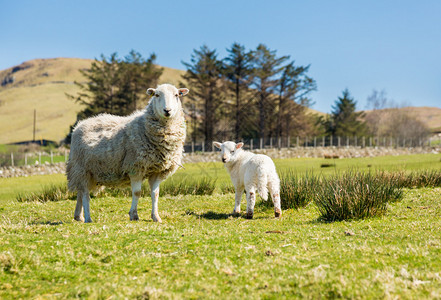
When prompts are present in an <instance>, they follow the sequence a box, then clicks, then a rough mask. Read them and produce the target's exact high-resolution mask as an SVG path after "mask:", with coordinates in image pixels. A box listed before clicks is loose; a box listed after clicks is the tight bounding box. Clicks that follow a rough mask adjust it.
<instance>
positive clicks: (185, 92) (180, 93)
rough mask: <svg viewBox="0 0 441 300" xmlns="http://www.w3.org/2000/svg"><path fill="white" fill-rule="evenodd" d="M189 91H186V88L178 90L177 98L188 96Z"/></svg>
mask: <svg viewBox="0 0 441 300" xmlns="http://www.w3.org/2000/svg"><path fill="white" fill-rule="evenodd" d="M189 91H190V90H189V89H186V88H182V89H179V90H178V92H179V96H185V95H187V94H188V92H189Z"/></svg>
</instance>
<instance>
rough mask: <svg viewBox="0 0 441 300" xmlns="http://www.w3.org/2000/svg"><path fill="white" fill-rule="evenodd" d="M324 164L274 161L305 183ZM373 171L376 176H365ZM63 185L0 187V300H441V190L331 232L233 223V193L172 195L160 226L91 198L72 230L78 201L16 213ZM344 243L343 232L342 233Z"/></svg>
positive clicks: (382, 164) (407, 166) (206, 170)
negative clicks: (40, 193)
mask: <svg viewBox="0 0 441 300" xmlns="http://www.w3.org/2000/svg"><path fill="white" fill-rule="evenodd" d="M325 161H326V162H327V163H329V162H330V160H324V159H290V160H278V161H276V164H277V166H278V169H279V171H280V172H284V171H287V170H288V169H294V170H296V171H298V172H299V173H300V174H301V173H304V172H307V171H310V170H314V172H320V171H323V172H324V173H326V174H332V173H333V172H335V171H334V170H333V169H331V168H324V169H322V168H320V164H322V163H323V162H325ZM335 164H336V170H337V171H343V170H347V169H351V168H357V169H359V170H369V169H385V170H427V169H440V165H441V162H440V156H439V155H430V154H429V155H409V156H399V157H377V158H370V159H339V160H336V161H335ZM368 165H371V166H370V167H368ZM185 168H186V169H185V170H179V172H178V173H177V174H176V175H175V176H174V177H173V179H174V180H180V179H182V178H184V177H185V176H191V177H197V176H216V178H218V185H221V184H223V183H225V182H229V179H228V176H227V173H226V171H225V169H224V168H223V166H222V165H221V164H220V163H210V164H186V165H185ZM62 182H65V177H64V175H50V176H34V177H31V178H10V179H0V298H2V299H15V298H93V299H96V298H102V299H107V298H114V297H116V298H130V299H132V298H136V299H156V298H176V299H177V298H191V299H194V298H222V299H226V298H237V297H238V295H240V298H246V299H248V298H249V299H251V298H252V299H261V298H264V299H268V298H271V299H273V298H308V299H321V298H351V299H353V298H362V299H364V298H367V299H378V298H399V299H401V298H405V299H427V298H438V297H439V296H440V295H441V285H440V270H441V250H440V249H441V231H440V230H439V228H440V227H441V219H440V218H439V215H440V214H441V203H440V201H439V195H440V193H441V189H440V188H434V189H428V188H425V189H415V190H406V191H405V196H404V198H403V200H401V201H400V202H397V203H392V204H391V205H389V207H388V211H387V213H386V214H385V215H383V216H381V217H377V218H371V219H365V220H359V221H351V222H333V223H325V222H321V221H320V220H319V219H318V216H319V214H318V212H317V210H316V208H315V206H314V205H309V206H307V207H306V208H303V209H299V210H293V209H289V210H285V211H284V212H283V218H282V219H281V220H276V219H274V218H273V211H272V209H271V208H266V207H265V206H264V205H262V204H261V203H262V202H261V200H258V204H257V206H256V211H255V218H254V219H253V220H246V219H244V218H243V217H233V216H231V215H230V212H231V210H232V207H233V201H234V200H233V198H234V194H225V195H223V194H220V193H218V192H216V193H215V194H214V195H212V196H193V195H186V196H182V195H181V196H165V197H160V200H159V214H160V215H161V217H162V219H163V222H164V223H162V224H157V223H153V222H152V221H151V220H150V212H149V210H150V207H151V206H150V200H149V199H141V201H140V204H139V216H140V221H138V222H131V221H129V218H128V215H127V213H128V210H129V207H130V199H129V198H113V197H104V198H95V199H92V201H91V214H92V220H93V221H94V223H91V224H84V223H78V222H75V221H73V217H72V216H73V210H74V206H75V202H74V201H69V200H64V201H59V202H48V203H44V204H43V203H39V202H17V201H16V200H15V195H16V194H17V193H18V192H23V191H35V190H38V189H40V188H41V186H42V185H45V184H49V183H62ZM345 232H346V233H345Z"/></svg>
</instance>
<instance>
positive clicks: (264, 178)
mask: <svg viewBox="0 0 441 300" xmlns="http://www.w3.org/2000/svg"><path fill="white" fill-rule="evenodd" d="M256 189H257V192H258V193H259V195H260V197H261V198H262V199H263V200H265V201H266V200H268V174H267V172H266V171H265V169H264V168H263V167H261V166H259V167H258V168H257V188H256Z"/></svg>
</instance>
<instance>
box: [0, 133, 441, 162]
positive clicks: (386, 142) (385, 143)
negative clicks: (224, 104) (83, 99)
mask: <svg viewBox="0 0 441 300" xmlns="http://www.w3.org/2000/svg"><path fill="white" fill-rule="evenodd" d="M243 142H244V143H245V146H244V148H245V149H248V150H256V149H274V148H276V149H282V148H294V147H359V148H367V147H388V148H413V147H422V148H424V147H437V148H440V147H441V136H437V137H431V138H427V139H421V138H418V139H412V138H390V137H338V136H337V137H333V136H321V137H284V138H278V139H276V138H267V139H248V140H244V141H243ZM184 149H185V152H186V153H203V152H212V151H213V150H214V149H213V146H212V145H211V144H210V145H206V144H205V143H204V142H200V143H195V142H191V143H187V144H186V145H185V146H184ZM68 156H69V151H68V150H64V151H63V152H59V151H50V152H36V153H24V152H10V153H0V167H5V166H23V165H37V164H38V165H41V164H54V163H57V162H66V161H67V159H68Z"/></svg>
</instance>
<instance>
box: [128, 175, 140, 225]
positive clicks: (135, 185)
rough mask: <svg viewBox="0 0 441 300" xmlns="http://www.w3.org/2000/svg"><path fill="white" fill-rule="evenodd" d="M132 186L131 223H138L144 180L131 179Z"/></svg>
mask: <svg viewBox="0 0 441 300" xmlns="http://www.w3.org/2000/svg"><path fill="white" fill-rule="evenodd" d="M130 184H131V186H132V207H130V211H129V216H130V221H138V220H139V217H138V199H139V197H141V188H142V179H140V178H137V177H131V178H130Z"/></svg>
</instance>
